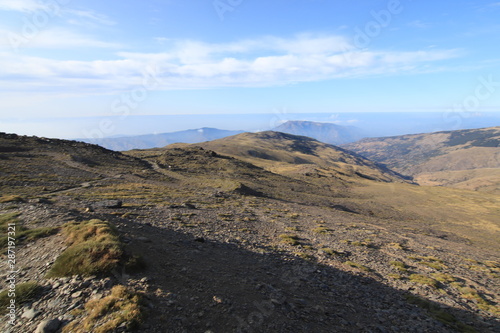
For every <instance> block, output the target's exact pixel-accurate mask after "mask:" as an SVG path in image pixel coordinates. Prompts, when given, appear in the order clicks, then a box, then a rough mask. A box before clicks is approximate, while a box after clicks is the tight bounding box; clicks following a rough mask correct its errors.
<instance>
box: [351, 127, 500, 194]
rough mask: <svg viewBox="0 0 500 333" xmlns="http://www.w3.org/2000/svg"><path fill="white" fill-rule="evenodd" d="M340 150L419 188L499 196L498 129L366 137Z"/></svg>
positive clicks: (499, 133)
mask: <svg viewBox="0 0 500 333" xmlns="http://www.w3.org/2000/svg"><path fill="white" fill-rule="evenodd" d="M343 147H345V148H347V149H349V150H352V151H355V152H357V153H359V154H361V155H363V156H365V157H367V158H369V159H371V160H373V161H376V162H379V163H383V164H385V165H387V166H388V167H389V168H391V169H392V170H395V171H397V172H399V173H402V174H404V175H408V176H413V177H414V179H415V180H416V181H417V182H418V183H419V184H421V185H445V186H452V187H457V188H464V189H471V190H481V191H487V192H496V193H500V127H489V128H482V129H469V130H458V131H446V132H435V133H427V134H413V135H401V136H393V137H383V138H369V139H363V140H361V141H358V142H355V143H351V144H347V145H344V146H343Z"/></svg>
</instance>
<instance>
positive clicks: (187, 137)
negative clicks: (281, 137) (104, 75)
mask: <svg viewBox="0 0 500 333" xmlns="http://www.w3.org/2000/svg"><path fill="white" fill-rule="evenodd" d="M273 131H276V132H283V133H289V134H295V135H302V136H307V137H310V138H313V139H316V140H319V141H321V142H325V143H329V144H336V145H338V144H343V143H349V142H354V141H357V140H359V139H362V138H364V137H366V135H364V134H363V131H362V130H360V129H358V128H356V127H352V126H340V125H335V124H331V123H318V122H312V121H288V122H286V123H284V124H282V125H280V126H278V127H276V128H274V129H273ZM240 133H244V131H230V130H221V129H216V128H207V127H204V128H199V129H190V130H186V131H179V132H172V133H161V134H146V135H138V136H124V137H113V138H102V139H78V140H80V141H83V142H87V143H93V144H97V145H99V146H102V147H105V148H107V149H111V150H115V151H125V150H131V149H150V148H160V147H164V146H167V145H170V144H173V143H200V142H205V141H212V140H217V139H222V138H225V137H227V136H232V135H236V134H240Z"/></svg>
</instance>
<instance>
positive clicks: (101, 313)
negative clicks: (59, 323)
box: [62, 285, 142, 333]
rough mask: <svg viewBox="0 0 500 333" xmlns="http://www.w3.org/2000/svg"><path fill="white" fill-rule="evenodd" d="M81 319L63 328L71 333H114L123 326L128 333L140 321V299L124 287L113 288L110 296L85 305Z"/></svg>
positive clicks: (65, 332)
mask: <svg viewBox="0 0 500 333" xmlns="http://www.w3.org/2000/svg"><path fill="white" fill-rule="evenodd" d="M85 314H86V316H85V317H84V318H83V319H80V318H79V319H76V320H75V321H73V322H71V323H70V324H68V325H67V326H65V327H64V328H63V330H62V331H63V333H71V332H96V333H108V332H114V331H115V330H116V329H117V328H118V327H120V326H122V325H124V327H125V328H126V329H127V331H129V330H130V329H133V328H136V327H137V326H138V324H139V323H140V321H141V319H142V310H141V305H140V297H139V295H138V294H136V293H133V292H131V291H130V290H128V289H127V288H126V287H124V286H122V285H118V286H115V287H113V289H112V290H111V294H110V295H109V296H106V297H104V298H102V299H96V300H90V301H88V302H87V303H86V304H85Z"/></svg>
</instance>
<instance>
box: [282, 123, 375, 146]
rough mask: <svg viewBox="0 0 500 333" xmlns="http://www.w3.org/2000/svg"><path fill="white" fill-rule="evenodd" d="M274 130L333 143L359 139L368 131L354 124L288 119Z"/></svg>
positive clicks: (337, 143)
mask: <svg viewBox="0 0 500 333" xmlns="http://www.w3.org/2000/svg"><path fill="white" fill-rule="evenodd" d="M273 131H275V132H283V133H288V134H294V135H301V136H307V137H310V138H313V139H316V140H318V141H321V142H325V143H329V144H332V145H339V144H344V143H349V142H354V141H358V140H360V139H362V138H364V137H365V136H366V133H364V132H363V131H362V130H361V129H359V128H356V127H354V126H341V125H336V124H331V123H319V122H313V121H287V122H286V123H284V124H281V125H280V126H278V127H276V128H274V129H273Z"/></svg>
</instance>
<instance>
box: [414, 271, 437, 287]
mask: <svg viewBox="0 0 500 333" xmlns="http://www.w3.org/2000/svg"><path fill="white" fill-rule="evenodd" d="M410 281H412V282H415V283H418V284H423V285H427V286H430V287H433V288H437V286H438V284H437V281H436V280H434V279H432V278H430V277H428V276H425V275H422V274H411V275H410Z"/></svg>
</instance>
